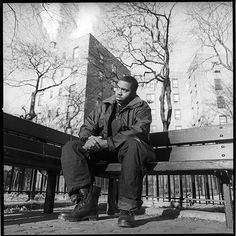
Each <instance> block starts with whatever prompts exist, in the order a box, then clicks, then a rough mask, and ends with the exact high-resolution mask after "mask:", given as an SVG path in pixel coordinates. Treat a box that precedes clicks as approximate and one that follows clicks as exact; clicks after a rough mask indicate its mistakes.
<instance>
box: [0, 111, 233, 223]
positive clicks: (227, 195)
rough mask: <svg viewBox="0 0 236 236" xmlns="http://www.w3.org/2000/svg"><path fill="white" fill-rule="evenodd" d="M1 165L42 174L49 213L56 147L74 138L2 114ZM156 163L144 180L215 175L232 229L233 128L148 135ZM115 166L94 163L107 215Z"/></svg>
mask: <svg viewBox="0 0 236 236" xmlns="http://www.w3.org/2000/svg"><path fill="white" fill-rule="evenodd" d="M3 134H4V139H3V141H4V165H13V166H22V167H29V168H35V169H39V170H40V169H42V170H47V173H48V184H47V189H46V198H45V204H44V212H45V213H51V212H53V206H54V197H55V186H56V176H57V175H58V174H59V173H60V171H61V163H60V155H61V147H62V146H63V145H64V144H65V143H66V142H67V141H69V140H75V139H77V137H75V136H71V135H68V134H65V133H62V132H59V131H56V130H54V129H51V128H48V127H45V126H42V125H39V124H35V123H33V122H30V121H26V120H23V119H21V118H18V117H15V116H12V115H9V114H6V113H4V120H3ZM150 138H151V142H152V145H153V147H154V149H155V152H156V155H157V159H158V162H153V163H148V166H147V170H146V174H148V175H159V174H167V175H172V174H173V175H176V174H177V175H181V174H189V175H193V174H197V175H200V174H214V175H216V176H217V177H219V179H220V180H221V182H222V184H223V195H224V204H225V214H226V224H227V226H228V227H233V205H232V196H231V189H230V175H231V174H232V173H233V126H232V125H229V124H227V125H222V126H209V127H200V128H190V129H183V130H174V131H169V132H160V133H152V134H151V135H150ZM120 168H121V166H120V164H119V163H113V164H109V165H104V163H102V162H101V163H98V165H97V167H96V173H95V174H96V176H100V177H105V178H109V187H108V214H114V213H115V211H116V206H117V196H118V195H117V193H118V181H117V179H118V178H119V174H120Z"/></svg>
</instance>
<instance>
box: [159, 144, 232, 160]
mask: <svg viewBox="0 0 236 236" xmlns="http://www.w3.org/2000/svg"><path fill="white" fill-rule="evenodd" d="M155 152H156V156H157V161H170V162H171V161H189V160H214V159H222V160H224V159H232V158H233V144H232V143H227V144H212V145H201V146H200V145H195V146H178V147H169V148H158V149H156V150H155Z"/></svg>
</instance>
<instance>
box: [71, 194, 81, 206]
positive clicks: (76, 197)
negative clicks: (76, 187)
mask: <svg viewBox="0 0 236 236" xmlns="http://www.w3.org/2000/svg"><path fill="white" fill-rule="evenodd" d="M70 200H71V201H72V202H73V203H74V204H78V203H79V202H80V200H81V196H80V194H78V193H74V194H72V195H71V196H70Z"/></svg>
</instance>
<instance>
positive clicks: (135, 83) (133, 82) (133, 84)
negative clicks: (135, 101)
mask: <svg viewBox="0 0 236 236" xmlns="http://www.w3.org/2000/svg"><path fill="white" fill-rule="evenodd" d="M120 80H122V81H125V82H128V83H131V87H132V89H133V90H134V91H135V92H136V91H137V89H138V81H137V80H136V79H135V78H134V77H133V76H130V75H125V76H124V77H122V78H121V79H120Z"/></svg>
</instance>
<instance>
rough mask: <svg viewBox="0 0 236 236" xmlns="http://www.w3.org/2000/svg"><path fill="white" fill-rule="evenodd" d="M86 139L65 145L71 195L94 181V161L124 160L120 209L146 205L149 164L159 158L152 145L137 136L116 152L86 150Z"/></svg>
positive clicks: (65, 168) (63, 161)
mask: <svg viewBox="0 0 236 236" xmlns="http://www.w3.org/2000/svg"><path fill="white" fill-rule="evenodd" d="M83 145H84V142H82V141H69V142H67V143H66V144H65V145H64V146H63V148H62V156H61V164H62V170H63V174H64V178H65V182H66V185H67V189H68V193H69V195H72V194H73V193H76V192H77V191H78V190H79V189H80V188H84V187H85V186H87V185H90V184H92V183H93V182H94V175H95V171H96V170H95V169H94V164H96V163H97V162H98V161H100V160H103V161H105V162H106V163H111V162H120V163H121V174H120V178H119V198H118V208H119V209H120V210H132V211H134V210H136V209H139V208H140V207H141V205H142V200H141V195H142V185H143V176H144V171H145V164H146V163H147V162H149V161H155V160H156V156H155V153H154V150H153V149H152V147H151V146H150V145H148V144H146V143H145V142H143V141H140V140H139V139H137V138H129V139H127V141H126V142H125V143H124V144H123V145H122V146H121V147H119V148H117V149H116V150H115V151H107V150H104V151H101V152H96V153H88V152H86V151H85V150H84V149H83V148H82V146H83Z"/></svg>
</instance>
